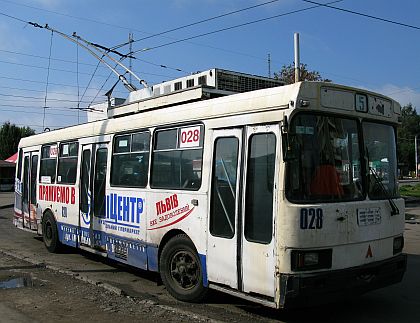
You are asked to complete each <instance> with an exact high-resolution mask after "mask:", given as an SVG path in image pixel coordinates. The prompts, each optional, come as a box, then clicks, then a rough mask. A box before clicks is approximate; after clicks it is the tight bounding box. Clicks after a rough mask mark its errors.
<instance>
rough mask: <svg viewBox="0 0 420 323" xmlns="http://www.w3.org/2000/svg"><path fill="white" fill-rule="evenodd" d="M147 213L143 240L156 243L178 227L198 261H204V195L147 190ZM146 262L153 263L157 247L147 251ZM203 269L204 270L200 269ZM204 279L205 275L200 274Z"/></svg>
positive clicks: (153, 264) (155, 261) (205, 209)
mask: <svg viewBox="0 0 420 323" xmlns="http://www.w3.org/2000/svg"><path fill="white" fill-rule="evenodd" d="M147 210H148V213H147V216H148V218H147V241H149V242H150V243H151V244H152V245H156V246H159V245H160V242H161V240H162V238H163V237H164V236H165V234H167V233H168V232H169V231H171V230H180V231H182V232H184V233H185V234H187V235H188V237H189V238H190V239H191V240H192V242H193V243H194V246H195V248H196V249H197V253H198V254H199V257H200V259H201V263H202V264H203V265H204V266H205V263H206V241H207V230H206V223H207V198H206V195H205V194H203V193H199V192H196V191H194V192H185V191H167V192H153V193H150V198H149V205H148V209H147ZM149 262H150V263H151V265H152V267H154V266H157V265H158V262H159V259H158V253H157V250H153V251H152V250H151V252H150V258H149ZM203 272H206V269H205V268H203ZM204 279H205V281H207V277H204Z"/></svg>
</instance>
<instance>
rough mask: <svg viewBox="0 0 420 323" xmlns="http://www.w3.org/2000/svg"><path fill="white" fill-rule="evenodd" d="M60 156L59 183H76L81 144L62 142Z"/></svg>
mask: <svg viewBox="0 0 420 323" xmlns="http://www.w3.org/2000/svg"><path fill="white" fill-rule="evenodd" d="M59 151H60V154H59V157H58V171H57V183H63V184H74V183H76V173H77V155H78V152H79V144H78V143H77V142H70V143H62V144H60V150H59Z"/></svg>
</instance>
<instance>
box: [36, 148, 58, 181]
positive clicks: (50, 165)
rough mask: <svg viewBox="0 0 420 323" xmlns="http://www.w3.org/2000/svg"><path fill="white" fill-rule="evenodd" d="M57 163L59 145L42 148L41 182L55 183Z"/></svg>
mask: <svg viewBox="0 0 420 323" xmlns="http://www.w3.org/2000/svg"><path fill="white" fill-rule="evenodd" d="M56 165H57V145H47V146H42V148H41V166H40V170H39V181H40V182H41V183H46V184H52V183H55V168H56Z"/></svg>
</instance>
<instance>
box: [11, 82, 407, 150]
mask: <svg viewBox="0 0 420 323" xmlns="http://www.w3.org/2000/svg"><path fill="white" fill-rule="evenodd" d="M356 95H364V96H365V97H366V100H367V105H368V111H366V112H358V111H356V108H355V105H356V103H355V97H356ZM162 99H163V98H159V100H162ZM142 102H143V101H139V102H134V103H129V104H127V105H124V106H122V107H121V108H122V109H126V110H127V111H129V112H128V113H131V114H129V115H126V116H121V117H118V118H110V119H105V120H100V121H95V122H90V123H85V124H81V125H77V126H71V127H66V128H62V129H58V130H53V131H50V132H45V133H42V134H38V135H33V136H30V137H26V138H23V139H22V140H21V142H20V144H19V146H20V147H28V146H34V145H40V144H44V143H48V142H57V141H67V140H72V139H76V138H85V137H93V136H98V135H106V134H113V133H117V132H122V131H130V130H135V129H141V128H146V127H155V126H162V125H170V124H174V123H186V122H194V121H204V120H206V119H209V118H212V119H215V118H222V117H226V116H235V115H243V114H249V113H255V112H264V111H273V110H284V115H290V114H291V113H292V112H293V111H294V110H297V109H299V110H304V109H311V108H316V110H320V111H334V112H335V113H347V114H352V115H355V116H362V117H367V118H372V119H378V120H382V121H385V122H390V123H398V122H399V119H400V117H401V106H400V105H399V104H398V103H397V102H396V101H394V100H392V99H390V98H388V97H385V96H382V95H380V94H377V93H373V92H369V91H366V90H361V89H356V88H352V87H347V86H342V85H337V84H332V83H324V82H299V83H294V84H290V85H284V86H278V87H273V88H267V89H262V90H256V91H251V92H244V93H239V94H233V95H229V96H223V97H218V98H214V99H208V100H200V101H196V102H190V103H183V104H176V105H172V106H162V107H159V105H158V104H157V105H156V106H155V107H150V108H147V109H143V108H142V104H143V103H142ZM307 104H309V107H308V106H307ZM289 108H290V109H289ZM378 109H379V111H378ZM311 111H312V110H311ZM282 118H283V114H281V115H280V114H279V116H278V119H277V120H273V122H274V121H279V120H282ZM250 123H258V121H257V119H255V118H254V119H252V120H250Z"/></svg>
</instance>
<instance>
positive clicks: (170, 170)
mask: <svg viewBox="0 0 420 323" xmlns="http://www.w3.org/2000/svg"><path fill="white" fill-rule="evenodd" d="M203 131H204V127H203V126H201V125H198V126H188V127H178V128H172V129H168V130H157V131H156V133H155V135H154V148H153V158H152V175H151V177H152V178H151V186H152V187H154V188H171V189H185V190H198V189H199V188H200V186H201V169H202V158H203V138H204V133H203Z"/></svg>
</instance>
